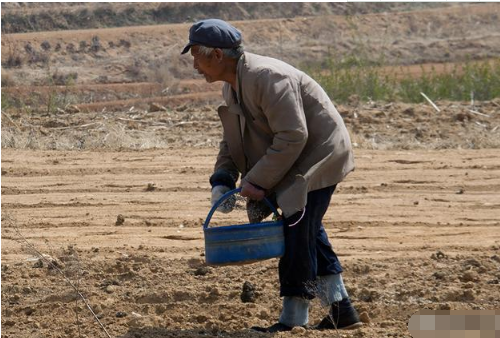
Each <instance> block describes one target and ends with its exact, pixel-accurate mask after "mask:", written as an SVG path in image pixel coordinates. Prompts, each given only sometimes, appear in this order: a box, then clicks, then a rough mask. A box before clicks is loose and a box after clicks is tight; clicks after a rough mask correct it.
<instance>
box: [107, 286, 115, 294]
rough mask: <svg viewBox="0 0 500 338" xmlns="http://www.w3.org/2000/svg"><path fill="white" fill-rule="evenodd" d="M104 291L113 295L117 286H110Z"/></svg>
mask: <svg viewBox="0 0 500 338" xmlns="http://www.w3.org/2000/svg"><path fill="white" fill-rule="evenodd" d="M104 291H106V292H107V293H113V292H115V291H116V286H114V285H108V286H106V289H104Z"/></svg>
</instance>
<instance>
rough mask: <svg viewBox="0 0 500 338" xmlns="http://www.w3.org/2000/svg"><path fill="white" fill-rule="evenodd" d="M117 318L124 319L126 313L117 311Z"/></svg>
mask: <svg viewBox="0 0 500 338" xmlns="http://www.w3.org/2000/svg"><path fill="white" fill-rule="evenodd" d="M115 316H116V317H117V318H123V317H126V316H127V313H126V312H123V311H118V312H117V313H116V315H115Z"/></svg>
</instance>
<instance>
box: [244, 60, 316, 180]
mask: <svg viewBox="0 0 500 338" xmlns="http://www.w3.org/2000/svg"><path fill="white" fill-rule="evenodd" d="M255 99H256V100H258V102H260V108H261V109H262V112H263V113H264V115H265V116H266V118H267V120H268V123H269V127H270V129H271V130H272V132H273V135H274V136H273V142H272V144H271V146H270V147H269V148H268V149H267V151H266V154H265V155H264V156H263V157H262V158H261V159H260V160H259V161H258V162H257V163H256V164H255V165H254V167H253V168H252V169H251V170H250V171H249V172H248V174H247V175H246V177H245V178H246V179H247V180H248V181H249V182H251V183H253V184H257V185H259V186H261V187H263V188H264V189H271V188H273V187H274V186H275V185H276V184H277V183H279V182H280V181H281V180H282V179H283V178H284V176H285V175H286V173H287V172H288V171H289V170H290V168H291V167H292V165H293V164H294V163H295V161H296V160H297V158H298V157H299V155H300V154H301V152H302V150H303V149H304V146H305V145H306V142H307V137H308V130H307V123H306V118H305V114H304V108H303V105H302V96H301V92H300V83H299V81H298V80H294V79H293V78H290V76H288V75H285V74H279V73H276V72H273V71H272V70H270V69H265V70H262V71H261V72H260V74H259V76H258V77H257V79H256V97H255Z"/></svg>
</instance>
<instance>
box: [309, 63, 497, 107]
mask: <svg viewBox="0 0 500 338" xmlns="http://www.w3.org/2000/svg"><path fill="white" fill-rule="evenodd" d="M361 55H362V54H361ZM382 65H383V63H382V62H371V61H368V59H365V58H363V57H357V56H349V57H345V58H329V59H328V60H327V61H326V62H325V63H324V65H323V66H316V67H309V68H307V72H308V73H309V74H310V75H311V76H312V77H313V78H314V79H316V80H317V81H318V82H319V83H320V84H321V85H322V86H323V88H324V89H325V91H326V92H327V93H328V95H329V96H330V98H332V100H333V101H335V102H338V103H343V102H347V101H348V100H349V98H350V97H352V95H357V96H358V97H359V98H360V99H361V100H369V99H370V100H373V101H402V102H408V103H419V102H422V101H423V100H424V98H423V97H422V95H421V94H420V93H421V92H423V93H425V94H426V95H427V96H429V97H430V98H432V100H452V101H466V100H470V99H471V97H473V98H474V99H475V100H491V99H493V98H497V97H500V58H498V59H495V60H489V61H467V62H465V63H463V64H461V65H455V66H453V68H452V69H450V70H449V71H448V70H446V71H445V72H437V71H436V69H435V68H431V70H425V69H424V68H422V69H421V72H420V75H418V76H416V75H415V74H410V73H409V71H408V70H406V71H405V70H404V68H399V69H398V68H389V67H382Z"/></svg>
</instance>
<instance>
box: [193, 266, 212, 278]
mask: <svg viewBox="0 0 500 338" xmlns="http://www.w3.org/2000/svg"><path fill="white" fill-rule="evenodd" d="M209 272H210V268H209V267H208V266H200V267H199V268H197V269H196V270H195V271H194V275H195V276H205V275H206V274H207V273H209Z"/></svg>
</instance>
